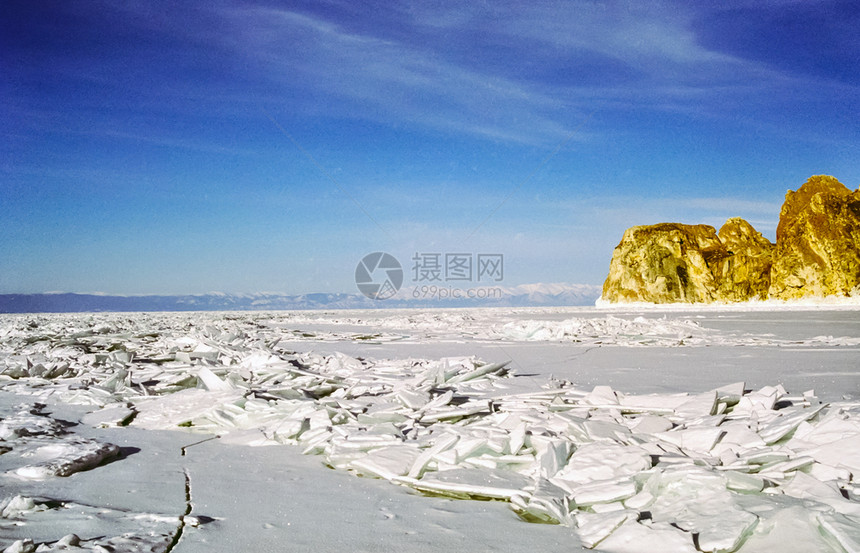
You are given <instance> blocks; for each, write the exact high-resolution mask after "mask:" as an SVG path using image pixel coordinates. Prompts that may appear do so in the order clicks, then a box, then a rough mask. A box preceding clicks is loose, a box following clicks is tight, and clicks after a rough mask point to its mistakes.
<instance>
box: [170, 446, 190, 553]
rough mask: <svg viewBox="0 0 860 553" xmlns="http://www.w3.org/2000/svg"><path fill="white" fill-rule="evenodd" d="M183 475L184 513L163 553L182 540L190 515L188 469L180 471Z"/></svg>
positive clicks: (183, 451) (183, 452)
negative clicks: (186, 521) (186, 519)
mask: <svg viewBox="0 0 860 553" xmlns="http://www.w3.org/2000/svg"><path fill="white" fill-rule="evenodd" d="M182 455H185V448H184V447H183V448H182ZM182 472H183V474H184V475H185V512H184V513H182V514H181V515H179V526H178V527H177V528H176V534H174V535H173V539H172V540H171V541H170V545H168V546H167V549H165V550H164V553H170V552H171V551H173V549H174V548H175V547H176V545H177V544H178V543H179V540H181V539H182V533H183V532H184V531H185V517H187V516H188V515H190V514H191V475H190V474H189V473H188V468H183V469H182Z"/></svg>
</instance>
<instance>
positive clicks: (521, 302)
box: [0, 283, 601, 313]
mask: <svg viewBox="0 0 860 553" xmlns="http://www.w3.org/2000/svg"><path fill="white" fill-rule="evenodd" d="M600 291H601V289H600V286H596V285H593V284H563V283H553V284H521V285H518V286H509V287H505V286H498V287H490V286H487V287H477V288H470V289H460V288H455V287H444V286H438V287H435V288H430V287H422V286H413V287H404V288H403V289H401V290H400V291H399V292H398V293H397V294H396V295H395V296H394V297H392V298H390V299H387V300H371V299H369V298H367V297H365V296H363V295H361V294H357V293H356V294H344V293H318V294H301V295H287V294H279V293H256V294H227V293H223V292H210V293H206V294H190V295H140V296H112V295H106V294H74V293H62V292H53V293H47V294H0V313H45V312H60V313H64V312H80V311H265V310H271V311H274V310H288V309H389V308H401V307H528V306H568V305H594V302H595V301H596V300H597V298H598V297H600Z"/></svg>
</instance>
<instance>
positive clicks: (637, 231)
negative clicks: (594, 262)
mask: <svg viewBox="0 0 860 553" xmlns="http://www.w3.org/2000/svg"><path fill="white" fill-rule="evenodd" d="M726 255H727V251H726V249H725V247H724V246H723V244H722V242H720V239H719V237H718V236H717V232H716V229H714V227H712V226H710V225H683V224H680V223H660V224H657V225H649V226H637V227H631V228H629V229H627V230H626V231H625V232H624V236H623V237H622V238H621V242H620V243H619V244H618V246H617V247H616V248H615V251H614V252H613V254H612V261H611V262H610V264H609V276H608V277H606V282H604V284H603V296H602V297H603V300H605V301H610V302H622V303H623V302H637V301H642V302H653V303H676V302H689V303H698V302H711V301H713V300H714V299H715V297H716V290H717V286H716V282H715V281H714V276H713V274H712V273H711V269H710V268H709V263H713V262H715V261H716V260H718V259H721V258H723V257H725V256H726Z"/></svg>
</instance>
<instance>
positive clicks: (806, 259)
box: [770, 175, 860, 299]
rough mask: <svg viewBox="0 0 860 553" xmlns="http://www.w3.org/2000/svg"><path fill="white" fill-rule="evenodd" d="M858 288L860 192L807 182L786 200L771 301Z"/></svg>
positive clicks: (818, 179)
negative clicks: (772, 299)
mask: <svg viewBox="0 0 860 553" xmlns="http://www.w3.org/2000/svg"><path fill="white" fill-rule="evenodd" d="M858 286H860V190H857V191H854V192H851V191H850V190H848V188H846V187H845V186H844V185H843V184H842V183H840V182H839V181H838V180H836V179H834V178H833V177H828V176H824V175H819V176H814V177H811V178H810V179H809V180H808V181H806V183H805V184H804V185H803V186H801V187H800V188H799V189H798V190H797V192H792V191H791V190H789V191H788V193H787V194H786V195H785V203H784V204H783V205H782V210H781V212H780V214H779V226H778V227H777V228H776V252H775V254H774V262H773V271H772V274H771V284H770V297H772V298H778V299H795V298H800V297H803V296H847V295H849V294H850V293H851V292H852V290H854V289H855V288H857V287H858Z"/></svg>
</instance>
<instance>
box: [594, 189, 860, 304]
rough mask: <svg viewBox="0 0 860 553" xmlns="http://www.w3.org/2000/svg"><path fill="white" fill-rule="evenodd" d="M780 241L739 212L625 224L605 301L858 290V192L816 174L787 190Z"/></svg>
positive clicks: (779, 296) (782, 296)
mask: <svg viewBox="0 0 860 553" xmlns="http://www.w3.org/2000/svg"><path fill="white" fill-rule="evenodd" d="M776 235H777V243H776V245H774V244H772V243H771V242H770V241H769V240H767V239H766V238H765V237H763V236H762V235H761V233H759V232H757V231H756V230H755V229H754V228H753V227H752V225H750V224H749V223H747V222H746V221H744V220H743V219H740V218H732V219H729V220H728V221H726V223H725V224H724V225H723V227H722V228H721V229H720V231H719V233H717V232H716V231H715V229H714V228H713V227H711V226H708V225H683V224H679V223H660V224H657V225H649V226H637V227H631V228H629V229H627V231H626V232H625V233H624V236H623V237H622V239H621V242H620V243H619V244H618V246H617V247H616V248H615V251H614V252H613V255H612V261H611V262H610V265H609V275H608V276H607V278H606V281H605V282H604V284H603V296H602V298H603V300H605V301H609V302H633V301H642V302H652V303H674V302H688V303H698V302H704V303H708V302H713V301H723V302H734V301H745V300H749V299H767V298H777V299H794V298H799V297H803V296H810V295H814V296H829V295H841V296H846V295H849V294H851V293H852V290H853V291H854V293H860V191H855V192H851V191H850V190H848V189H847V188H846V187H845V186H844V185H843V184H842V183H840V182H839V181H838V180H836V179H835V178H833V177H828V176H813V177H811V178H810V179H809V180H808V181H807V182H806V183H805V184H804V185H803V186H801V187H800V188H799V189H798V190H797V191H796V192H794V191H791V190H789V191H788V193H787V194H786V200H785V203H784V204H783V206H782V211H781V213H780V219H779V226H778V227H777V233H776Z"/></svg>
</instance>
